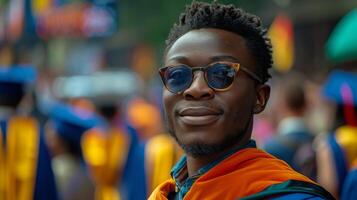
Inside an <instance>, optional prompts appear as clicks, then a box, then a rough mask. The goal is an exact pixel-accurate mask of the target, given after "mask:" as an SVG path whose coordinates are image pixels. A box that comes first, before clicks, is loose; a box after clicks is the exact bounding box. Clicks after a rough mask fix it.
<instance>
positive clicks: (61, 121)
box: [51, 104, 103, 148]
mask: <svg viewBox="0 0 357 200" xmlns="http://www.w3.org/2000/svg"><path fill="white" fill-rule="evenodd" d="M51 119H52V121H53V124H54V128H55V130H56V133H57V134H58V135H60V136H61V137H62V138H63V139H64V140H66V141H67V142H69V143H70V144H71V145H75V147H76V148H80V141H81V137H82V135H83V133H84V132H85V131H87V130H89V129H91V128H93V127H95V126H100V125H101V124H102V123H103V121H102V119H101V118H100V117H99V116H98V115H96V114H95V113H93V112H89V111H86V110H83V109H80V108H75V107H73V106H70V105H66V104H57V105H55V106H54V107H53V109H52V111H51Z"/></svg>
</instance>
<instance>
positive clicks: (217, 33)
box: [149, 1, 333, 199]
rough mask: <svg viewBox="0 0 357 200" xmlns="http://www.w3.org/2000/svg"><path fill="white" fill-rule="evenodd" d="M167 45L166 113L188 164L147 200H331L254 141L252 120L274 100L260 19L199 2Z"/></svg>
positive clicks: (176, 168) (268, 47)
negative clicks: (282, 199)
mask: <svg viewBox="0 0 357 200" xmlns="http://www.w3.org/2000/svg"><path fill="white" fill-rule="evenodd" d="M166 45H167V47H166V51H165V55H164V67H163V68H161V69H160V75H161V77H162V80H163V83H164V85H165V88H164V91H163V102H164V108H165V112H166V118H167V125H168V128H169V132H170V133H171V135H172V136H173V137H174V138H175V139H176V141H177V142H178V144H179V145H180V146H181V147H182V149H183V150H184V151H185V156H183V157H182V159H181V160H180V161H179V162H178V163H177V164H176V165H175V166H174V168H173V170H172V179H170V180H167V181H166V182H164V183H163V184H161V185H160V186H158V187H157V188H156V189H155V191H154V192H153V193H152V194H151V196H150V197H149V199H240V198H241V199H267V198H268V199H274V198H280V197H281V196H283V197H281V198H284V199H308V198H310V199H333V197H332V196H330V195H329V193H328V192H326V191H325V190H324V189H323V188H321V187H320V186H318V185H316V184H315V183H314V182H312V181H311V180H309V179H308V178H306V177H305V176H303V175H301V174H299V173H297V172H295V171H293V170H292V169H291V168H290V167H289V166H288V165H287V164H286V163H284V162H282V161H280V160H278V159H276V158H274V157H272V156H270V155H269V154H267V153H265V152H263V151H261V150H258V149H257V148H256V146H255V142H254V141H252V140H250V137H251V131H252V124H253V114H258V113H260V112H262V111H263V110H264V107H265V106H266V103H267V101H268V98H269V93H270V88H269V86H268V85H266V84H265V83H266V81H267V80H268V79H269V77H270V75H269V73H268V68H270V67H271V65H272V61H271V45H270V40H269V39H268V38H267V36H266V30H265V29H264V28H263V27H262V25H261V22H260V20H259V18H258V17H256V16H254V15H251V14H248V13H246V12H244V11H242V10H241V9H238V8H235V7H234V6H233V5H228V6H226V5H221V4H218V3H216V2H214V3H212V4H209V3H202V2H196V1H195V2H193V3H192V4H191V5H190V6H189V7H188V8H187V9H186V11H185V12H184V13H183V14H182V15H181V17H180V20H179V23H178V24H176V25H175V26H174V27H173V29H172V30H171V32H170V35H169V37H168V40H167V43H166Z"/></svg>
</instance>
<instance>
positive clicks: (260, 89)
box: [253, 84, 270, 114]
mask: <svg viewBox="0 0 357 200" xmlns="http://www.w3.org/2000/svg"><path fill="white" fill-rule="evenodd" d="M256 92H257V101H256V103H255V105H254V108H253V113H254V114H259V113H261V112H262V111H263V110H264V109H265V106H266V105H267V103H268V100H269V97H270V86H269V85H265V84H262V85H257V86H256Z"/></svg>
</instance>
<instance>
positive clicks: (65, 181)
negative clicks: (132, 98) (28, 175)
mask: <svg viewBox="0 0 357 200" xmlns="http://www.w3.org/2000/svg"><path fill="white" fill-rule="evenodd" d="M99 124H100V119H99V118H98V117H97V116H96V115H95V114H94V113H91V112H89V111H87V110H84V109H83V108H78V107H74V106H71V105H66V104H57V105H55V106H53V108H52V109H51V114H50V121H49V122H48V123H47V126H46V142H47V144H48V146H49V148H50V153H51V155H52V157H53V158H52V166H53V170H54V174H55V178H56V183H57V186H58V190H59V196H60V198H61V199H64V200H70V199H76V200H81V199H94V186H93V183H92V181H91V180H90V179H89V175H88V173H87V169H86V166H85V164H84V162H83V155H82V151H81V145H80V141H81V137H82V135H83V134H84V132H85V131H87V130H89V129H90V128H92V127H95V126H97V125H99Z"/></svg>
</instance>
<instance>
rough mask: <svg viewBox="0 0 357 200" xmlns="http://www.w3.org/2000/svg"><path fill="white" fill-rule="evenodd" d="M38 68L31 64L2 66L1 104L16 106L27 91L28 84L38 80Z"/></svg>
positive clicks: (0, 70) (0, 73) (0, 80)
mask: <svg viewBox="0 0 357 200" xmlns="http://www.w3.org/2000/svg"><path fill="white" fill-rule="evenodd" d="M36 76H37V74H36V70H35V69H34V68H33V67H32V66H29V65H16V66H10V67H3V66H0V96H1V99H2V100H1V103H0V104H1V105H12V106H16V105H18V103H19V102H20V101H21V99H22V97H23V95H24V94H25V91H26V86H28V85H29V84H31V83H34V82H35V80H36Z"/></svg>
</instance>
